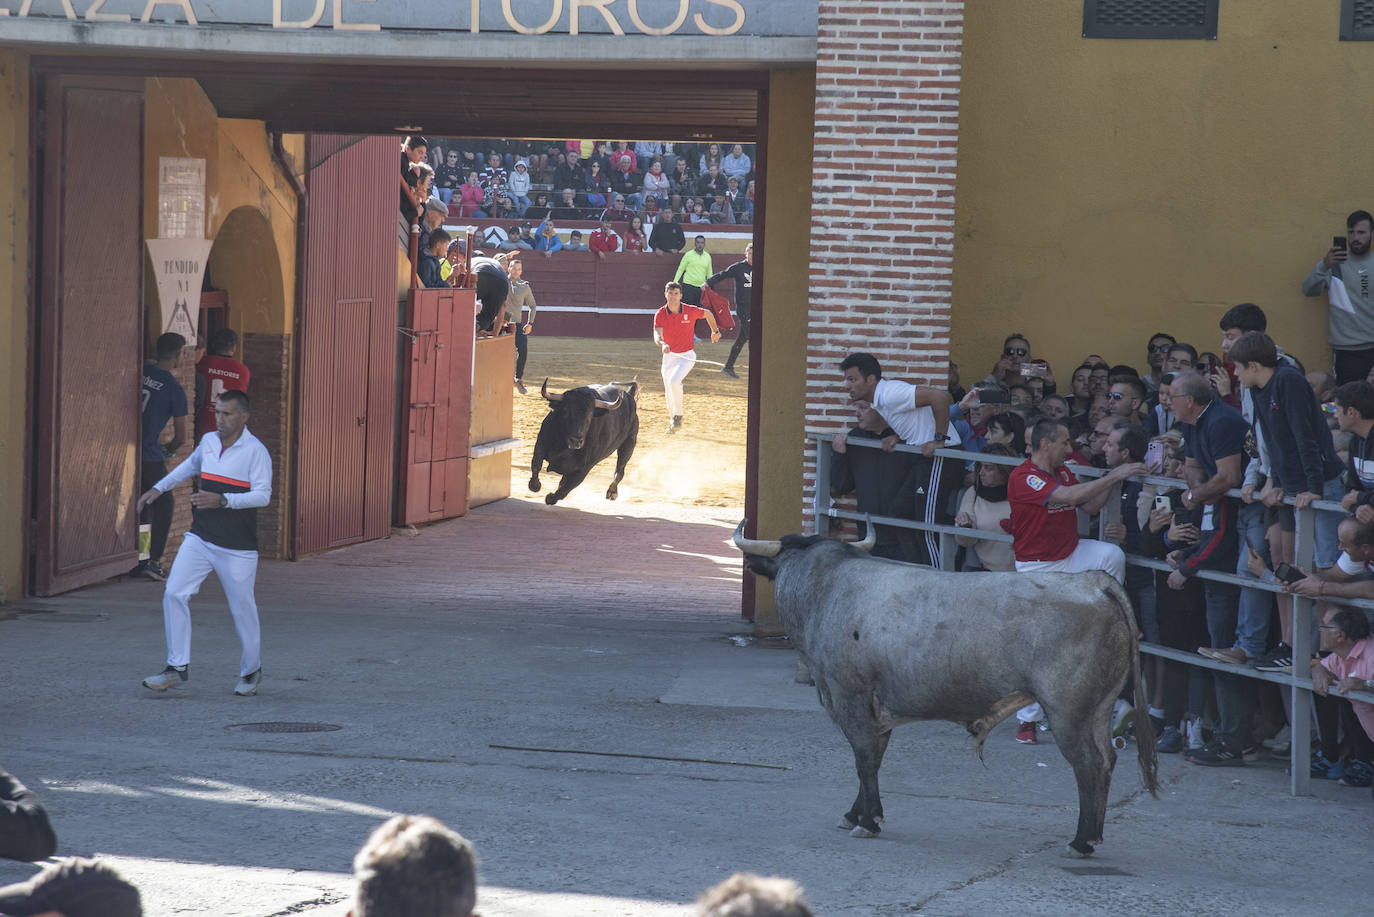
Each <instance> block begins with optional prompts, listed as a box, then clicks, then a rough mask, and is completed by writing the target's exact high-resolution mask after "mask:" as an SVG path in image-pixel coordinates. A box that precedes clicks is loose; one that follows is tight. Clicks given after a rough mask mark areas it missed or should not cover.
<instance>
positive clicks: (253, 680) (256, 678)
mask: <svg viewBox="0 0 1374 917" xmlns="http://www.w3.org/2000/svg"><path fill="white" fill-rule="evenodd" d="M261 681H262V669H258V670H257V671H256V672H253V673H252V674H249V675H245V676H243V677H242V678H240V679H239V683H238V686H237V687H236V688H234V693H235V694H237V695H238V696H239V697H252V696H253V695H254V694H257V693H258V684H259V683H260V682H261Z"/></svg>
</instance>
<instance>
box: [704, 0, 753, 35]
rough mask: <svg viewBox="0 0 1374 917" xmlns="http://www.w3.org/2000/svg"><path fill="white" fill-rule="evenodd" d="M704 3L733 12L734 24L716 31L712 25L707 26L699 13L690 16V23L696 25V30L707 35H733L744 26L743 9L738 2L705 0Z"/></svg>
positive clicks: (731, 0)
mask: <svg viewBox="0 0 1374 917" xmlns="http://www.w3.org/2000/svg"><path fill="white" fill-rule="evenodd" d="M706 2H707V3H714V4H715V5H716V6H723V7H725V8H726V9H727V10H734V11H735V21H734V23H733V24H731V25H728V26H726V27H725V28H723V29H718V28H716V27H715V26H713V25H707V24H706V20H705V19H704V18H703V17H702V15H701V14H700V13H694V14H693V15H692V21H693V22H695V23H696V24H697V28H699V29H701V30H702V31H703V32H705V33H706V34H707V35H734V34H735V33H736V32H738V31H739V30H740V26H742V25H744V7H742V6H740V5H739V0H706Z"/></svg>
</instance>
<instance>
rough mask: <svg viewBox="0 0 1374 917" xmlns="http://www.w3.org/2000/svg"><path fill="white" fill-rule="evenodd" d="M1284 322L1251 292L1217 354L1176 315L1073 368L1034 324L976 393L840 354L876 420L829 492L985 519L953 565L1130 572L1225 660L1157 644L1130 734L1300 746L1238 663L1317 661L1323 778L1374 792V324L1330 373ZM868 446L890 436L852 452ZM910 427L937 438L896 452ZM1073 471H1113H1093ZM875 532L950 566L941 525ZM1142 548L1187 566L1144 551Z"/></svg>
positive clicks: (1123, 724) (922, 558)
mask: <svg viewBox="0 0 1374 917" xmlns="http://www.w3.org/2000/svg"><path fill="white" fill-rule="evenodd" d="M1371 226H1374V217H1371V216H1370V215H1369V214H1368V213H1365V212H1363V211H1357V212H1356V213H1354V214H1352V215H1351V217H1350V224H1349V249H1348V254H1349V256H1350V257H1351V258H1352V259H1353V258H1355V257H1356V256H1363V255H1366V254H1367V253H1368V233H1369V229H1370V227H1371ZM1357 239H1362V240H1363V241H1362V244H1360V245H1359V246H1358V250H1357V244H1356V242H1357ZM1340 241H1344V240H1340ZM1346 252H1347V250H1346V249H1342V250H1341V251H1340V252H1337V250H1336V249H1335V248H1333V250H1332V253H1331V254H1329V255H1328V259H1326V260H1324V262H1322V263H1319V264H1318V266H1317V269H1316V270H1315V271H1314V272H1313V275H1312V276H1309V277H1308V278H1307V279H1306V280H1304V281H1303V284H1302V289H1303V291H1304V292H1306V293H1308V294H1309V295H1320V294H1322V293H1325V292H1326V290H1325V289H1324V288H1325V286H1326V285H1328V284H1342V285H1349V286H1352V287H1353V286H1356V285H1357V284H1358V283H1359V282H1360V281H1359V278H1360V277H1363V276H1364V274H1363V272H1361V273H1359V274H1358V275H1357V274H1356V273H1355V272H1353V271H1347V272H1346V275H1347V276H1346V277H1343V276H1342V273H1341V272H1340V271H1339V270H1336V271H1335V272H1333V271H1332V270H1331V269H1332V267H1333V266H1334V265H1339V264H1341V263H1342V262H1343V261H1344V259H1343V258H1340V257H1338V255H1340V254H1345V253H1346ZM1354 294H1355V295H1360V291H1359V290H1358V288H1357V289H1356V290H1355V291H1354ZM1334 298H1335V297H1334V296H1333V300H1334ZM1336 308H1339V307H1338V306H1335V305H1333V310H1334V309H1336ZM1341 311H1342V315H1341V320H1342V321H1344V320H1345V319H1346V318H1347V317H1348V316H1347V314H1346V313H1345V310H1344V309H1342V310H1341ZM1267 324H1268V323H1267V318H1266V315H1265V313H1264V311H1263V310H1262V309H1261V308H1260V307H1258V306H1256V305H1254V304H1251V303H1243V304H1240V305H1237V306H1235V307H1233V308H1230V309H1229V310H1228V311H1226V313H1225V314H1224V315H1223V316H1222V317H1221V320H1220V322H1219V328H1218V331H1219V337H1218V338H1217V339H1216V345H1217V346H1216V350H1211V349H1208V346H1207V345H1208V344H1209V343H1211V342H1206V341H1198V342H1187V341H1181V340H1178V339H1177V338H1176V337H1175V336H1174V335H1172V334H1169V333H1166V332H1158V333H1155V334H1152V335H1150V336H1149V337H1148V338H1146V339H1145V340H1143V341H1142V343H1143V345H1144V348H1143V351H1144V352H1143V353H1142V354H1140V357H1141V358H1142V362H1141V367H1140V368H1139V369H1138V368H1137V367H1136V366H1132V365H1129V364H1127V363H1118V364H1112V363H1109V362H1108V361H1107V360H1106V359H1104V358H1103V357H1102V356H1101V355H1099V354H1089V355H1087V356H1086V357H1084V358H1083V359H1082V360H1080V361H1078V363H1077V364H1076V365H1075V366H1074V367H1073V369H1072V370H1071V371H1070V372H1069V373H1067V378H1065V376H1064V375H1056V373H1055V371H1054V370H1053V368H1052V367H1051V366H1050V364H1049V363H1048V362H1047V361H1046V360H1044V359H1040V358H1038V357H1036V356H1035V354H1034V352H1033V349H1032V343H1031V340H1030V339H1029V338H1028V337H1027V336H1026V335H1023V334H1020V333H1013V334H1008V335H1006V337H1005V339H1004V341H1003V345H1002V348H1001V355H1000V356H999V358H998V359H997V361H996V363H995V364H994V365H993V366H992V367H991V370H990V371H989V372H988V373H987V375H986V376H985V377H983V378H980V379H978V380H977V381H976V382H974V383H972V384H971V385H970V386H968V387H967V388H965V387H964V386H962V385H960V379H959V368H958V366H956V365H953V364H951V366H950V377H949V385H948V388H947V389H937V388H931V387H923V386H912V385H908V384H906V383H902V382H897V381H893V380H887V379H884V378H883V377H882V372H881V367H879V365H878V363H877V361H876V360H875V359H874V358H873V357H872V356H870V355H868V354H853V355H850V356H849V357H848V358H846V360H845V361H844V362H843V363H841V364H840V368H841V370H842V371H843V372H844V384H845V386H846V389H847V391H848V394H849V396H850V400H851V401H852V402H853V403H854V405H855V408H856V414H855V421H854V423H853V424H852V425H851V427H850V429H847V430H845V431H844V432H843V433H841V434H838V435H837V436H835V437H834V440H833V441H832V444H831V450H832V451H831V465H830V481H829V484H830V490H831V495H832V497H836V498H838V497H845V496H851V495H852V498H853V499H854V501H855V503H856V504H857V509H858V510H859V511H860V512H868V513H872V514H874V515H883V516H890V517H896V518H902V519H910V520H916V521H926V522H939V523H945V524H950V525H954V526H957V527H962V528H966V529H968V530H969V534H968V535H966V536H963V537H960V538H958V539H957V541H958V544H959V545H960V548H959V554H958V557H957V558H956V559H954V560H953V561H952V565H953V567H954V568H955V569H962V570H990V571H1012V570H1020V571H1028V570H1034V569H1053V570H1070V571H1073V570H1093V569H1095V570H1103V571H1106V572H1108V573H1110V574H1111V575H1113V576H1114V577H1115V578H1116V579H1118V581H1120V582H1121V583H1122V585H1123V586H1124V587H1125V591H1126V593H1127V594H1128V595H1129V597H1130V600H1131V603H1132V605H1133V607H1134V610H1135V613H1136V619H1137V622H1138V626H1139V629H1140V631H1141V634H1142V637H1143V639H1144V640H1145V641H1147V642H1150V643H1154V644H1158V645H1162V646H1165V647H1170V648H1173V649H1176V650H1182V651H1185V652H1188V653H1196V654H1199V655H1200V656H1202V657H1206V658H1208V659H1210V660H1213V661H1214V662H1216V663H1220V666H1189V665H1185V664H1182V663H1178V662H1173V661H1167V660H1165V659H1164V658H1163V657H1158V656H1147V657H1146V661H1145V666H1146V675H1147V678H1146V683H1147V689H1146V693H1147V694H1148V697H1145V698H1133V699H1130V700H1132V701H1133V703H1131V702H1128V700H1127V699H1126V698H1123V700H1122V701H1120V702H1118V706H1117V710H1116V713H1115V716H1114V723H1113V729H1114V732H1115V733H1116V734H1117V735H1121V734H1124V733H1125V732H1126V731H1127V730H1128V729H1129V727H1130V723H1131V722H1132V720H1133V718H1134V717H1136V716H1139V715H1143V714H1144V713H1145V712H1146V711H1148V716H1149V717H1150V719H1151V723H1152V725H1153V727H1154V728H1153V730H1152V731H1153V732H1154V733H1155V734H1157V736H1158V739H1157V748H1158V751H1160V752H1162V753H1169V754H1182V755H1184V756H1185V757H1186V759H1187V760H1188V761H1190V762H1192V763H1195V764H1199V765H1207V766H1231V767H1234V766H1243V765H1244V764H1245V763H1246V760H1247V758H1248V759H1250V760H1252V761H1253V760H1254V759H1255V756H1256V755H1258V754H1261V753H1263V751H1264V748H1265V747H1266V746H1267V748H1268V749H1269V752H1270V753H1272V754H1275V755H1282V756H1286V755H1287V754H1288V750H1289V743H1290V740H1291V736H1290V730H1289V727H1288V725H1287V719H1288V715H1289V714H1288V710H1287V709H1286V707H1285V702H1284V700H1283V695H1282V694H1281V693H1280V690H1279V688H1278V687H1277V686H1276V685H1274V684H1272V683H1269V682H1266V681H1264V680H1262V679H1255V678H1245V677H1240V676H1238V675H1234V674H1231V672H1238V671H1240V670H1241V669H1242V668H1244V667H1254V668H1255V669H1258V670H1259V671H1263V672H1292V671H1294V667H1295V666H1296V670H1297V672H1298V673H1299V674H1300V675H1302V676H1304V677H1305V676H1307V675H1308V673H1309V672H1310V674H1311V678H1312V686H1313V696H1314V702H1315V709H1316V722H1317V726H1318V734H1317V736H1316V739H1317V742H1316V749H1315V750H1314V751H1313V753H1312V757H1311V773H1312V776H1313V777H1314V778H1323V779H1330V780H1337V781H1339V782H1340V784H1341V785H1343V786H1350V787H1370V786H1371V784H1372V783H1374V705H1371V704H1368V703H1364V702H1361V701H1360V700H1359V699H1354V700H1352V699H1348V698H1346V697H1343V696H1340V695H1342V694H1344V693H1347V692H1350V691H1355V692H1370V691H1374V638H1371V636H1370V616H1369V615H1368V614H1367V613H1366V612H1365V611H1363V610H1361V609H1360V608H1359V607H1357V606H1353V605H1349V604H1343V602H1348V600H1351V599H1374V446H1371V444H1370V437H1371V431H1374V368H1371V367H1372V366H1374V359H1364V357H1366V356H1374V344H1372V343H1371V342H1374V333H1370V334H1368V335H1366V336H1365V337H1363V338H1359V337H1358V335H1354V336H1347V337H1346V338H1345V339H1343V340H1337V339H1336V337H1335V331H1334V324H1333V339H1332V343H1333V345H1334V346H1335V347H1336V349H1337V357H1336V360H1335V370H1336V374H1335V375H1332V374H1330V373H1328V372H1326V371H1324V370H1322V369H1318V368H1315V367H1312V368H1309V367H1306V366H1304V365H1303V363H1302V362H1301V361H1299V359H1298V358H1297V357H1296V356H1295V355H1294V354H1293V353H1291V352H1289V351H1286V350H1285V349H1284V348H1283V347H1281V346H1279V344H1278V343H1276V342H1275V341H1274V340H1273V339H1272V338H1271V337H1270V336H1269V335H1268V334H1267V333H1266V331H1267ZM1356 345H1363V347H1360V346H1356ZM1342 347H1344V350H1343V349H1342ZM1361 350H1368V354H1365V353H1361V352H1359V351H1361ZM856 439H869V440H871V441H881V442H880V445H881V446H882V448H859V449H855V448H852V446H851V444H852V443H853V442H854V441H855V440H856ZM898 442H904V443H906V444H907V445H910V446H916V447H920V449H919V450H918V451H901V452H897V451H894V448H893V447H894V446H895V444H896V443H898ZM939 447H951V448H956V449H961V450H964V451H967V452H974V453H978V454H980V455H986V456H989V457H996V458H997V459H998V461H989V462H978V461H974V462H968V463H967V464H966V465H965V463H963V462H959V461H957V460H953V459H945V460H943V464H944V465H945V466H946V470H945V472H944V473H943V475H942V473H941V469H940V465H941V460H939V459H937V458H935V457H934V450H935V449H936V448H939ZM1017 462H1020V463H1021V464H1020V465H1017V464H1016V463H1017ZM1073 464H1077V465H1080V466H1095V467H1097V468H1102V469H1106V470H1107V473H1106V474H1105V475H1104V476H1103V478H1100V479H1098V480H1097V481H1091V482H1089V483H1083V484H1080V483H1079V482H1078V479H1077V478H1076V477H1075V476H1074V475H1073V473H1072V471H1071V466H1072V465H1073ZM1146 475H1148V476H1149V477H1146ZM1104 480H1105V481H1106V483H1103V481H1104ZM1162 480H1163V481H1167V483H1162ZM1117 481H1121V482H1123V485H1122V487H1121V489H1120V491H1119V493H1120V496H1119V500H1120V503H1119V507H1117V509H1118V510H1119V521H1112V522H1105V521H1103V517H1104V516H1105V517H1107V518H1113V519H1114V518H1115V514H1108V513H1100V510H1102V509H1103V508H1105V505H1106V504H1107V502H1108V499H1109V498H1108V496H1107V495H1108V491H1109V490H1110V484H1111V483H1115V482H1117ZM1237 491H1238V492H1239V496H1236V495H1234V494H1235V493H1236V492H1237ZM1317 501H1325V502H1324V503H1323V504H1322V505H1321V507H1320V508H1317V509H1315V511H1314V517H1315V535H1314V538H1313V542H1314V543H1313V544H1312V545H1311V546H1310V547H1311V553H1310V554H1307V552H1304V555H1305V556H1303V557H1298V556H1296V552H1295V529H1296V515H1295V510H1304V509H1307V508H1309V507H1312V506H1313V504H1314V503H1316V502H1317ZM1336 507H1340V509H1337V508H1336ZM876 529H877V531H876V535H877V544H876V546H875V548H874V553H875V554H877V555H879V556H885V557H890V558H893V559H897V560H903V561H907V562H912V563H925V564H931V565H935V566H941V562H940V561H941V558H940V556H939V540H938V538H937V537H934V536H930V535H928V534H927V533H925V532H920V531H916V530H912V529H905V528H900V527H894V526H885V525H877V526H876ZM981 532H1001V533H1005V534H1007V535H1011V536H1012V540H1011V543H1010V544H1008V543H1007V542H1006V541H1004V540H1000V539H990V538H986V537H980V533H981ZM1046 533H1050V535H1052V536H1053V537H1047V534H1046ZM1055 533H1057V534H1055ZM1080 537H1081V539H1082V540H1081V541H1080ZM1088 545H1091V546H1092V550H1091V551H1088V550H1085V547H1086V546H1088ZM1114 545H1115V547H1114ZM1126 554H1130V555H1135V556H1141V557H1145V558H1153V559H1156V560H1162V561H1164V562H1165V564H1166V566H1167V567H1168V570H1167V571H1166V570H1155V569H1152V568H1150V567H1147V566H1142V565H1129V566H1128V565H1127V564H1126V560H1125V555H1126ZM943 566H945V567H946V568H948V567H949V566H951V562H950V561H948V559H947V560H946V563H945V564H944V565H943ZM1204 571H1213V572H1216V573H1221V574H1229V575H1232V576H1235V577H1239V578H1241V580H1242V581H1244V582H1247V583H1253V584H1255V586H1243V585H1239V584H1235V583H1228V582H1220V581H1216V580H1212V579H1208V578H1203V577H1201V576H1200V575H1199V574H1201V573H1202V572H1204ZM1260 583H1265V584H1270V585H1273V586H1276V587H1278V588H1279V590H1280V591H1278V592H1275V591H1273V590H1272V589H1264V588H1258V586H1259V584H1260ZM1294 596H1308V597H1310V598H1312V599H1314V600H1316V614H1315V616H1314V617H1315V620H1314V621H1312V622H1311V623H1312V627H1311V634H1310V637H1311V644H1310V645H1312V646H1314V647H1317V650H1316V651H1315V652H1314V654H1313V655H1312V656H1311V658H1310V659H1294V658H1293V649H1292V647H1293V639H1294V635H1293V628H1294V626H1295V625H1294V621H1295V618H1294V610H1293V603H1294ZM1333 688H1334V689H1335V691H1334V693H1333V691H1332V689H1333ZM1019 717H1020V719H1021V724H1020V729H1019V730H1018V732H1017V738H1018V740H1019V741H1022V742H1028V743H1029V742H1035V741H1036V733H1037V731H1043V730H1044V729H1046V728H1049V727H1050V725H1052V724H1045V723H1043V722H1040V720H1041V715H1040V713H1039V711H1038V709H1037V708H1036V707H1035V705H1030V706H1029V707H1027V708H1025V709H1023V710H1022V711H1021V712H1020V713H1019Z"/></svg>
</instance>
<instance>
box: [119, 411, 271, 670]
mask: <svg viewBox="0 0 1374 917" xmlns="http://www.w3.org/2000/svg"><path fill="white" fill-rule="evenodd" d="M248 408H249V401H248V396H247V395H245V394H244V393H243V392H240V391H238V390H237V389H231V390H229V391H227V392H224V393H222V394H221V395H220V396H219V402H218V403H217V404H216V405H215V426H216V428H217V430H216V432H213V433H206V434H205V436H204V437H202V438H201V441H200V444H199V445H197V446H196V451H195V452H193V453H191V456H190V457H189V458H187V459H186V461H184V462H182V463H181V464H180V465H178V466H177V467H176V468H174V469H172V472H171V473H170V474H168V475H167V476H166V477H165V478H163V479H162V480H161V481H158V482H157V483H156V484H154V485H153V487H152V488H151V489H149V490H148V492H147V493H145V494H144V495H143V496H141V497H139V498H138V511H140V512H141V511H142V510H143V507H144V506H146V505H147V504H149V503H151V502H152V501H154V500H156V499H157V498H158V497H159V496H160V495H162V494H164V493H166V492H168V491H170V490H172V489H173V488H174V487H176V486H177V485H179V484H181V483H182V482H184V481H186V480H187V479H188V478H190V477H191V476H192V475H197V474H198V475H200V490H198V491H197V492H195V493H193V494H191V513H192V517H191V518H192V521H191V531H189V532H187V533H186V537H185V539H184V540H183V541H182V543H181V550H179V551H177V556H176V560H175V561H173V562H172V570H171V572H170V573H168V574H167V587H166V589H165V591H164V592H163V595H162V616H163V622H164V624H165V626H166V631H167V667H166V668H165V669H163V670H162V671H161V672H160V673H158V674H157V675H154V676H152V677H151V678H145V679H144V680H143V686H144V687H145V688H152V689H153V690H154V691H166V690H167V689H168V688H171V687H175V686H176V685H179V684H181V683H182V682H184V681H186V680H187V679H188V678H189V677H190V672H189V667H190V662H191V608H190V604H189V603H190V600H191V596H193V595H195V594H196V593H197V592H198V591H199V590H200V584H201V583H203V582H205V578H206V577H207V576H209V575H210V574H211V573H212V572H213V573H214V574H215V575H216V576H218V577H219V581H220V585H222V586H223V587H224V595H225V598H227V599H228V600H229V611H230V612H231V613H232V614H233V616H234V627H235V629H236V630H237V631H238V635H239V642H240V643H241V644H242V646H243V654H242V656H241V658H240V659H239V683H238V685H237V686H236V687H235V688H234V693H235V694H237V695H239V696H240V697H248V696H250V695H253V694H257V693H258V683H259V681H261V679H262V659H261V655H260V638H259V630H258V605H257V601H256V600H255V599H254V598H253V583H254V582H255V580H256V579H257V575H258V512H257V508H258V507H259V506H266V505H267V504H268V502H269V501H270V500H271V499H272V457H271V455H269V454H268V452H267V447H266V446H264V445H263V444H262V442H261V441H260V440H259V439H258V438H257V437H256V436H254V435H253V434H252V433H249V432H248V429H247V424H248Z"/></svg>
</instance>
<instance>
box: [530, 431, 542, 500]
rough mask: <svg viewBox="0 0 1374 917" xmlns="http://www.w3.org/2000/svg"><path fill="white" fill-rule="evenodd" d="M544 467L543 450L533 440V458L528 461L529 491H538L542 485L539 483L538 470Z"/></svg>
mask: <svg viewBox="0 0 1374 917" xmlns="http://www.w3.org/2000/svg"><path fill="white" fill-rule="evenodd" d="M543 469H544V450H543V448H541V444H540V443H539V442H538V441H535V444H534V459H533V460H532V461H531V462H530V491H531V492H532V493H539V488H540V487H542V486H543V485H542V484H540V483H539V472H540V471H542V470H543Z"/></svg>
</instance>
